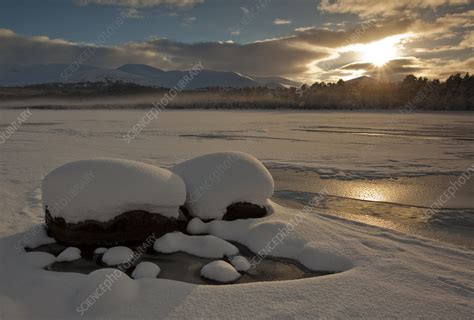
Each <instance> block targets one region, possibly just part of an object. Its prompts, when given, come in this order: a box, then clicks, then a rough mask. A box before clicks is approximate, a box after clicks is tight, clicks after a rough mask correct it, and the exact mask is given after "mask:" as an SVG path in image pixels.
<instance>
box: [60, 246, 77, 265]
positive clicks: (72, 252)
mask: <svg viewBox="0 0 474 320" xmlns="http://www.w3.org/2000/svg"><path fill="white" fill-rule="evenodd" d="M80 258H81V250H80V249H79V248H75V247H68V248H66V249H64V251H63V252H61V253H60V254H59V255H58V256H57V257H56V261H57V262H69V261H74V260H78V259H80Z"/></svg>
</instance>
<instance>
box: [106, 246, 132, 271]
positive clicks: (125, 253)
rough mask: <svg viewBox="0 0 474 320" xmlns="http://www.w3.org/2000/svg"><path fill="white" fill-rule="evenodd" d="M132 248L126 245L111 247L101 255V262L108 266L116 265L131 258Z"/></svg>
mask: <svg viewBox="0 0 474 320" xmlns="http://www.w3.org/2000/svg"><path fill="white" fill-rule="evenodd" d="M133 256H134V254H133V250H132V249H129V248H127V247H122V246H119V247H113V248H110V249H108V250H107V251H106V252H105V253H104V255H103V256H102V262H104V263H105V264H106V265H108V266H116V265H119V264H122V263H124V262H127V261H130V260H132V259H133Z"/></svg>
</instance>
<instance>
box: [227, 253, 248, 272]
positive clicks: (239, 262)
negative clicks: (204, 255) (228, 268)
mask: <svg viewBox="0 0 474 320" xmlns="http://www.w3.org/2000/svg"><path fill="white" fill-rule="evenodd" d="M229 260H230V263H231V264H232V265H233V266H234V268H235V270H237V271H247V270H249V269H250V263H249V261H248V260H247V258H245V257H243V256H235V257H231V258H229Z"/></svg>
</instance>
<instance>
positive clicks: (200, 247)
mask: <svg viewBox="0 0 474 320" xmlns="http://www.w3.org/2000/svg"><path fill="white" fill-rule="evenodd" d="M153 248H154V249H155V251H157V252H161V253H173V252H178V251H182V252H186V253H189V254H192V255H195V256H198V257H203V258H222V257H225V256H234V255H237V254H238V253H239V249H237V247H236V246H234V245H233V244H232V243H230V242H227V241H225V240H222V239H220V238H218V237H215V236H211V235H207V236H188V235H185V234H183V233H181V232H172V233H168V234H165V235H164V236H162V237H161V238H159V239H157V240H156V241H155V245H154V247H153Z"/></svg>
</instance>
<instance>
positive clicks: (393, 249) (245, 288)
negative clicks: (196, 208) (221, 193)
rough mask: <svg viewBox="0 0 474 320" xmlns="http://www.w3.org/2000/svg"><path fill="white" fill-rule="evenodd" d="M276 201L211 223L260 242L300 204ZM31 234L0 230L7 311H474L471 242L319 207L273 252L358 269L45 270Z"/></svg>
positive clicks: (447, 315) (0, 308)
mask: <svg viewBox="0 0 474 320" xmlns="http://www.w3.org/2000/svg"><path fill="white" fill-rule="evenodd" d="M274 207H275V213H274V214H273V215H271V216H269V217H266V218H264V219H258V220H257V219H251V220H237V221H218V222H219V223H216V222H211V223H210V224H206V227H207V228H209V229H210V230H212V232H218V229H220V228H221V226H220V225H222V224H225V225H226V226H225V229H226V230H224V231H221V232H222V233H224V232H225V233H226V234H227V235H228V239H230V238H233V239H238V240H239V242H242V243H243V244H245V245H247V246H248V247H250V245H252V243H254V247H253V248H252V250H257V252H258V251H259V250H261V249H263V248H265V247H266V244H267V243H268V241H271V240H272V237H273V236H275V235H278V234H279V232H280V231H279V228H282V227H283V226H284V225H285V223H290V222H291V221H292V220H293V219H294V217H295V216H298V214H299V213H300V212H299V211H297V210H292V209H287V208H283V207H280V206H277V205H274ZM240 233H241V235H239V234H240ZM25 235H26V233H19V234H16V235H13V236H10V237H5V238H1V239H0V318H2V319H79V318H81V317H80V316H81V315H83V317H82V318H87V319H136V318H139V319H188V318H189V319H195V318H203V319H209V318H223V319H226V318H229V317H231V318H232V317H233V316H235V317H237V318H245V319H250V318H251V319H275V318H276V319H279V318H285V319H286V318H291V319H294V318H298V319H300V318H301V319H314V318H317V319H335V318H336V319H346V318H363V319H380V318H401V319H419V318H430V319H454V318H456V319H471V318H472V293H473V292H474V282H473V280H472V279H474V271H473V270H472V261H473V260H474V253H473V252H472V250H464V249H460V248H456V247H454V246H452V245H448V244H445V243H440V242H436V241H431V240H427V239H423V238H417V237H413V236H409V235H406V234H401V233H398V232H394V231H390V230H387V229H383V228H379V227H374V226H368V225H364V224H361V223H357V222H351V221H347V220H344V219H340V218H336V217H330V216H322V215H320V214H309V215H307V216H305V217H304V220H303V221H301V223H300V224H298V225H297V226H295V228H294V230H293V231H291V232H288V233H287V234H285V237H284V239H282V240H281V242H279V243H278V245H275V246H274V247H273V251H271V253H275V254H274V255H275V256H283V257H289V258H292V257H297V258H301V259H303V260H304V258H307V259H309V260H313V261H316V259H317V257H318V255H320V254H322V253H325V254H328V255H330V256H331V257H335V256H337V257H344V258H345V259H346V260H348V261H349V262H350V263H351V264H352V266H353V267H352V268H351V269H350V270H348V271H345V272H341V273H338V274H333V275H330V276H322V277H315V278H305V279H299V280H295V281H276V282H259V283H249V284H241V285H232V286H199V285H193V284H189V283H183V282H179V281H172V280H167V279H160V278H157V279H153V281H147V280H140V281H133V280H132V279H130V278H129V277H128V276H127V275H125V274H123V273H121V272H120V271H119V270H116V269H101V270H97V271H95V272H92V273H91V274H89V275H84V274H80V273H73V272H52V271H46V270H44V269H43V268H44V267H46V266H48V265H49V264H51V263H54V261H55V257H54V256H53V255H51V254H48V253H44V252H28V253H27V252H25V251H24V250H17V249H16V248H15V244H16V243H17V242H18V241H19V240H20V239H22V238H23V237H25ZM257 235H261V236H260V237H258V236H257ZM246 238H248V240H245V239H246ZM255 239H261V240H259V241H257V243H255V242H256V241H255ZM323 260H327V256H326V258H324V259H323ZM249 262H250V263H251V264H252V263H253V262H254V261H249ZM257 262H258V261H257ZM312 263H315V262H312ZM198 272H199V271H198ZM148 280H150V279H148ZM427 292H429V294H426V293H427ZM242 306H245V307H242ZM322 306H324V307H322ZM370 306H377V308H372V307H370ZM229 315H231V316H229Z"/></svg>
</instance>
